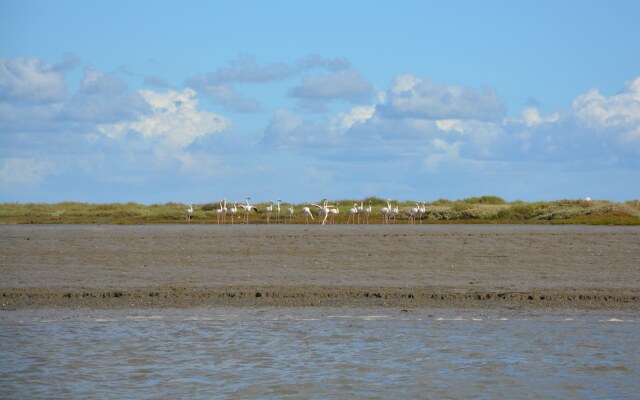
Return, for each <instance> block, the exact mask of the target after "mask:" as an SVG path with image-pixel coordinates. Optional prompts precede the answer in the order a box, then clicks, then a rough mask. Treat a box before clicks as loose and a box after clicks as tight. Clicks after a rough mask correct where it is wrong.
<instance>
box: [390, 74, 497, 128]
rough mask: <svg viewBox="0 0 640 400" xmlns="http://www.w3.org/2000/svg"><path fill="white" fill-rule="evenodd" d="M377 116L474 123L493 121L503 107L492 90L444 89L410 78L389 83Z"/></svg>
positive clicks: (456, 87) (437, 85)
mask: <svg viewBox="0 0 640 400" xmlns="http://www.w3.org/2000/svg"><path fill="white" fill-rule="evenodd" d="M379 108H380V112H382V113H384V115H385V116H386V117H388V118H423V119H433V120H438V119H477V120H482V121H495V120H499V119H500V118H502V117H503V116H504V114H505V106H504V104H503V103H502V101H501V100H500V98H499V96H498V94H497V93H496V91H495V90H493V89H491V88H485V89H483V90H481V91H478V90H476V89H474V88H471V87H466V86H456V85H445V84H441V83H437V82H433V81H432V80H430V79H426V80H425V79H420V78H417V77H415V76H413V75H400V76H398V77H396V79H395V80H394V81H393V83H392V85H391V88H390V90H389V92H388V94H387V96H386V102H385V104H381V105H380V106H379Z"/></svg>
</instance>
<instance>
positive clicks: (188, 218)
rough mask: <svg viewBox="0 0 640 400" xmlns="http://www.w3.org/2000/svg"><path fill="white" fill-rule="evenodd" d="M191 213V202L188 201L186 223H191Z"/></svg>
mask: <svg viewBox="0 0 640 400" xmlns="http://www.w3.org/2000/svg"><path fill="white" fill-rule="evenodd" d="M191 214H193V203H189V207H188V208H187V223H188V224H190V223H191Z"/></svg>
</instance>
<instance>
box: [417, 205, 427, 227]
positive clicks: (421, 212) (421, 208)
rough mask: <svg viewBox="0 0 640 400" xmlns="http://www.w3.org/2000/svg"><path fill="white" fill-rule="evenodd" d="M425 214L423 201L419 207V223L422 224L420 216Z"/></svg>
mask: <svg viewBox="0 0 640 400" xmlns="http://www.w3.org/2000/svg"><path fill="white" fill-rule="evenodd" d="M426 212H427V207H426V205H425V202H424V201H423V202H422V204H421V205H420V214H419V215H420V217H419V219H420V223H422V216H423V215H424V214H425V213H426Z"/></svg>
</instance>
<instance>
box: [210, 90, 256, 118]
mask: <svg viewBox="0 0 640 400" xmlns="http://www.w3.org/2000/svg"><path fill="white" fill-rule="evenodd" d="M202 90H203V91H204V92H205V93H206V94H207V95H208V96H209V97H211V98H212V99H213V100H215V101H216V102H218V103H220V104H223V105H225V106H227V107H229V108H231V109H232V110H234V111H237V112H242V113H254V112H258V111H260V109H261V108H262V106H261V105H260V102H259V101H257V100H255V99H252V98H250V97H246V96H243V95H241V94H240V93H238V91H237V90H236V89H235V88H234V87H233V86H231V85H228V84H219V85H208V86H206V87H204V88H203V89H202Z"/></svg>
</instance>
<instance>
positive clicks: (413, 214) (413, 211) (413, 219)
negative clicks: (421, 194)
mask: <svg viewBox="0 0 640 400" xmlns="http://www.w3.org/2000/svg"><path fill="white" fill-rule="evenodd" d="M418 213H420V203H416V206H415V207H413V208H411V210H409V219H408V220H407V223H409V224H415V223H416V215H418Z"/></svg>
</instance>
